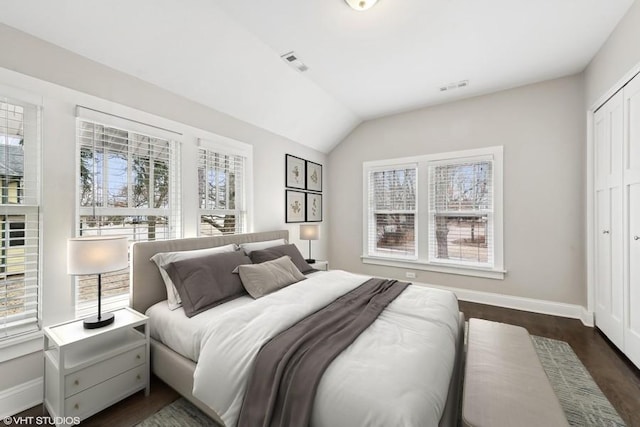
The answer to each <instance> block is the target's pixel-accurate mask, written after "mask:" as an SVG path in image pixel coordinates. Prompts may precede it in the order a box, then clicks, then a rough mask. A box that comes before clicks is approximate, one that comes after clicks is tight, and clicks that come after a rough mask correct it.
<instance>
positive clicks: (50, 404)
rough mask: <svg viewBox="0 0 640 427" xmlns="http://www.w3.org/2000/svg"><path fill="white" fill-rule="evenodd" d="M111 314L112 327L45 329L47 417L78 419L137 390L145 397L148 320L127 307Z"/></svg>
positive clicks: (78, 323)
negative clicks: (141, 329)
mask: <svg viewBox="0 0 640 427" xmlns="http://www.w3.org/2000/svg"><path fill="white" fill-rule="evenodd" d="M113 313H114V315H115V321H114V323H112V324H111V325H109V326H105V327H103V328H99V329H84V328H83V326H82V319H78V320H72V321H70V322H66V323H61V324H58V325H54V326H49V327H46V328H44V349H45V353H44V354H45V362H44V365H45V366H44V368H45V375H44V378H45V386H44V404H45V406H46V408H47V410H48V411H49V414H50V416H51V417H63V418H64V417H79V418H80V419H81V420H83V419H85V418H87V417H90V416H91V415H93V414H95V413H97V412H99V411H101V410H103V409H104V408H106V407H108V406H111V405H113V404H114V403H116V402H118V401H120V400H122V399H123V398H125V397H127V396H129V395H131V394H133V393H135V392H137V391H140V390H142V389H144V390H145V394H146V395H149V366H150V363H149V326H148V325H147V320H148V317H147V316H145V315H143V314H140V313H138V312H137V311H135V310H132V309H130V308H122V309H120V310H116V311H114V312H113ZM135 328H143V329H144V333H142V332H140V331H139V330H137V329H135Z"/></svg>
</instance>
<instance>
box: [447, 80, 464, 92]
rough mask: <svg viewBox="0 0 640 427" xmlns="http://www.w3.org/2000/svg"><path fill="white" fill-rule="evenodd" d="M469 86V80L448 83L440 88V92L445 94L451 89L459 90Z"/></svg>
mask: <svg viewBox="0 0 640 427" xmlns="http://www.w3.org/2000/svg"><path fill="white" fill-rule="evenodd" d="M467 86H469V80H460V81H459V82H454V83H449V84H448V85H446V86H440V92H447V91H449V90H453V89H459V88H463V87H467Z"/></svg>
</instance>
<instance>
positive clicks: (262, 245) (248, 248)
mask: <svg viewBox="0 0 640 427" xmlns="http://www.w3.org/2000/svg"><path fill="white" fill-rule="evenodd" d="M286 244H287V241H286V240H285V239H276V240H265V241H264V242H251V243H240V249H243V250H244V251H245V252H246V253H247V255H251V252H253V251H258V250H260V249H267V248H270V247H271V246H280V245H286Z"/></svg>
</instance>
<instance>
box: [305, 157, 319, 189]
mask: <svg viewBox="0 0 640 427" xmlns="http://www.w3.org/2000/svg"><path fill="white" fill-rule="evenodd" d="M306 166H307V190H309V191H322V165H321V164H318V163H314V162H310V161H308V160H307V165H306Z"/></svg>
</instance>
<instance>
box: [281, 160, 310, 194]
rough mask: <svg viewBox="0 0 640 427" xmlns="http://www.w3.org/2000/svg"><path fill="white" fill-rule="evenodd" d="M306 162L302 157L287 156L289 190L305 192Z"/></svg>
mask: <svg viewBox="0 0 640 427" xmlns="http://www.w3.org/2000/svg"><path fill="white" fill-rule="evenodd" d="M305 163H306V161H305V160H304V159H301V158H300V157H296V156H292V155H291V154H286V155H285V169H286V170H285V173H286V186H287V187H289V188H299V189H301V190H304V189H305V187H306V168H305Z"/></svg>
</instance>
